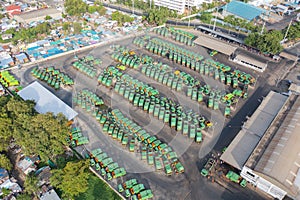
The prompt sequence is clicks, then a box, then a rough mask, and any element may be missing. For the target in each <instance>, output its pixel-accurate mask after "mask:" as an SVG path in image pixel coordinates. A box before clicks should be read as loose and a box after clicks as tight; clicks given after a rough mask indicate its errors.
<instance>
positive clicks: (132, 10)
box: [132, 0, 134, 14]
mask: <svg viewBox="0 0 300 200" xmlns="http://www.w3.org/2000/svg"><path fill="white" fill-rule="evenodd" d="M132 14H134V0H132Z"/></svg>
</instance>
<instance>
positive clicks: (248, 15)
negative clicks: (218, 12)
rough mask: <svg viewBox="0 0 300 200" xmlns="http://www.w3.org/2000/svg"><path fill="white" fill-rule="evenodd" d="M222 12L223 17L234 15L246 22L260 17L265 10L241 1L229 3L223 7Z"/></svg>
mask: <svg viewBox="0 0 300 200" xmlns="http://www.w3.org/2000/svg"><path fill="white" fill-rule="evenodd" d="M222 10H223V12H222V15H223V16H228V15H234V16H236V17H238V18H241V19H244V20H247V21H253V20H254V19H258V18H259V17H260V16H261V15H263V14H264V13H266V10H264V9H261V8H258V7H255V6H253V5H250V4H248V3H244V2H241V1H231V2H230V3H228V4H226V5H225V6H223V7H222Z"/></svg>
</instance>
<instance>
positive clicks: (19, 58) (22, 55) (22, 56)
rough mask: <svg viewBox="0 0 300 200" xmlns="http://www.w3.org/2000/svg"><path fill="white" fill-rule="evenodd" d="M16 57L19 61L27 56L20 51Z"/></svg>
mask: <svg viewBox="0 0 300 200" xmlns="http://www.w3.org/2000/svg"><path fill="white" fill-rule="evenodd" d="M15 57H16V59H18V60H19V61H23V60H24V59H26V58H27V56H26V55H25V53H20V54H18V55H16V56H15Z"/></svg>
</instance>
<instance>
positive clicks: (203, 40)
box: [194, 35, 237, 56]
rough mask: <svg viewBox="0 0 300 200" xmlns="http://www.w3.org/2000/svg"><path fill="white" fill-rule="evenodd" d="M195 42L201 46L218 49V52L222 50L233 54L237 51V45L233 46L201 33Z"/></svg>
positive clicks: (227, 53)
mask: <svg viewBox="0 0 300 200" xmlns="http://www.w3.org/2000/svg"><path fill="white" fill-rule="evenodd" d="M194 42H195V44H198V45H200V46H203V47H206V48H209V49H213V50H216V51H218V52H221V53H223V54H225V55H229V56H230V55H231V54H233V53H234V52H235V50H236V49H237V47H233V46H231V45H228V44H226V43H224V42H221V41H219V40H215V39H212V38H209V37H206V36H202V35H200V36H199V37H198V38H197V39H196V40H195V41H194Z"/></svg>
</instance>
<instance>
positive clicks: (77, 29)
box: [73, 22, 82, 34]
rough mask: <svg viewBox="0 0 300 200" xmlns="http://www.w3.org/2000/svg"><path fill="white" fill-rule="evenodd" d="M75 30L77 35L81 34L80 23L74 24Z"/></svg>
mask: <svg viewBox="0 0 300 200" xmlns="http://www.w3.org/2000/svg"><path fill="white" fill-rule="evenodd" d="M73 28H74V33H75V34H78V33H80V32H81V29H82V27H81V24H80V23H79V22H74V23H73Z"/></svg>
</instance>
